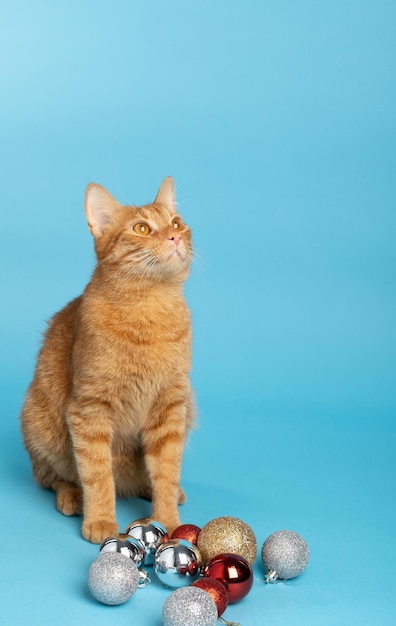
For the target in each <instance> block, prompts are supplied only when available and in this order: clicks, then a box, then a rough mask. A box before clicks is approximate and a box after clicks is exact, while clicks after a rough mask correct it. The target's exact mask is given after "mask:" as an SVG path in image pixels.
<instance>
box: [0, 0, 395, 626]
mask: <svg viewBox="0 0 396 626" xmlns="http://www.w3.org/2000/svg"><path fill="white" fill-rule="evenodd" d="M395 32H396V5H395V3H394V2H392V1H391V0H342V1H341V0H332V1H331V2H330V1H327V0H323V1H321V2H315V1H314V0H261V1H259V0H257V1H253V0H245V1H244V2H240V1H235V2H226V1H225V0H211V1H209V0H200V1H199V2H196V1H190V2H183V1H182V0H179V1H177V0H169V1H167V2H159V1H153V2H144V1H140V0H138V1H135V2H130V1H127V0H124V1H123V0H112V1H111V2H107V1H105V2H98V1H97V0H96V1H93V0H87V1H78V2H77V1H74V0H73V1H70V0H69V1H68V2H51V1H50V0H47V1H44V0H36V1H35V2H28V1H27V0H26V1H21V0H19V1H18V0H17V1H15V2H10V1H3V2H2V3H1V7H0V46H1V54H0V69H1V71H0V81H1V84H0V89H1V100H0V112H1V126H0V134H1V136H0V149H1V158H2V166H1V185H0V187H1V188H0V197H1V203H0V206H1V216H2V217H1V233H2V237H1V239H2V244H1V255H2V260H1V272H2V278H1V285H2V307H1V329H2V337H1V345H2V349H1V385H2V391H1V398H2V410H1V414H2V417H1V448H2V449H1V464H2V468H1V480H2V484H1V501H0V508H1V517H0V519H1V527H2V549H1V552H2V561H1V563H2V564H1V568H0V579H1V580H0V594H1V597H2V602H1V613H2V618H1V621H2V624H5V625H6V626H10V625H20V624H26V623H29V624H33V625H35V624H44V623H45V624H47V623H48V624H49V623H56V624H58V625H59V626H61V625H68V624H72V623H76V624H84V625H85V624H87V625H88V624H95V626H100V625H101V624H109V623H111V624H114V625H117V626H118V625H119V626H122V625H123V624H125V625H126V624H139V626H146V625H147V626H160V624H161V607H162V604H163V602H164V600H165V598H166V597H167V596H168V593H169V592H168V591H166V590H165V589H163V588H162V587H160V586H159V585H158V584H155V583H153V584H152V585H151V586H150V587H149V588H147V589H146V590H139V591H138V592H137V594H136V596H135V597H134V598H132V599H131V601H130V602H129V603H127V604H125V605H123V606H120V607H117V608H115V607H112V608H110V607H105V606H102V605H99V604H98V603H96V602H95V601H94V600H93V599H92V598H91V597H90V596H89V593H88V591H87V589H86V579H87V571H88V567H89V565H90V563H91V562H92V560H93V559H94V558H95V557H96V554H97V547H95V546H92V545H91V544H88V543H86V542H84V541H83V540H82V539H81V537H80V530H79V528H80V523H81V520H80V519H78V518H72V519H69V518H65V517H62V516H61V515H60V514H59V513H58V512H56V510H55V504H54V496H53V494H52V493H50V492H46V491H43V490H41V489H39V488H38V487H37V486H36V485H35V484H34V483H33V479H32V476H31V470H30V464H29V461H28V457H27V455H26V453H25V452H24V449H23V446H22V441H21V437H20V432H19V420H18V415H19V411H20V408H21V404H22V402H23V396H24V393H25V390H26V387H27V385H28V383H29V381H30V379H31V376H32V372H33V368H34V363H35V358H36V354H37V350H38V346H39V343H40V335H41V333H42V331H43V330H44V328H45V320H47V319H48V318H50V317H51V315H52V314H53V313H54V312H55V311H56V310H58V309H59V308H61V307H62V306H63V305H64V304H66V302H67V301H69V300H70V299H71V298H73V297H74V296H76V295H78V294H79V293H80V292H81V290H82V289H83V287H84V285H85V284H86V282H87V281H88V280H89V276H90V273H91V271H92V268H93V264H94V255H93V246H92V239H91V236H90V235H89V233H88V229H87V227H86V221H85V216H84V212H83V196H84V190H85V186H86V185H87V184H88V183H89V182H91V181H95V182H98V183H101V184H102V185H104V186H106V187H107V188H108V189H109V191H110V192H111V193H113V195H115V197H117V198H118V199H119V200H120V201H122V202H129V203H144V202H147V201H151V200H152V199H153V198H154V196H155V194H156V192H157V189H158V186H159V184H160V183H161V181H162V179H163V178H164V177H165V176H167V175H169V174H170V175H173V176H174V178H175V182H176V190H177V197H178V202H179V207H180V211H181V213H182V214H183V215H184V217H185V219H186V221H187V222H188V223H189V224H190V225H191V227H192V229H193V233H194V240H195V245H196V248H197V253H198V256H197V258H198V260H199V265H200V269H194V271H193V272H192V276H191V278H190V280H189V283H188V286H187V290H186V291H187V296H188V299H189V302H190V304H191V309H192V312H193V320H194V336H195V340H194V341H195V344H194V372H193V379H194V386H195V389H196V393H197V400H198V405H199V412H200V419H199V427H198V428H197V430H196V431H195V432H194V433H193V435H192V436H191V439H190V443H189V446H188V449H187V450H186V455H185V463H184V474H183V485H184V487H185V489H186V491H187V493H188V502H187V503H186V504H185V505H184V507H183V508H182V509H181V515H182V519H183V521H184V522H192V523H195V524H198V525H203V524H205V523H206V522H207V521H209V520H211V519H213V518H215V517H217V516H221V515H234V516H237V517H240V518H241V519H243V520H244V521H246V522H247V523H248V524H250V525H251V527H252V528H253V530H254V532H255V533H256V536H257V539H258V542H259V546H260V547H261V544H262V542H263V541H264V540H265V538H266V537H267V536H268V535H269V534H270V533H272V532H274V531H275V530H279V529H283V528H288V529H292V530H295V531H297V532H299V533H300V534H302V535H303V536H304V537H305V539H306V540H307V542H308V544H309V546H310V548H311V560H310V563H309V566H308V568H307V570H306V571H305V573H304V574H303V575H302V576H301V577H299V578H298V579H296V580H295V581H293V582H290V583H287V584H278V585H273V586H268V585H265V584H264V583H263V577H264V569H263V567H262V566H261V564H260V559H259V558H258V559H257V562H256V565H255V568H254V571H255V584H254V587H253V590H252V591H251V593H250V594H249V596H248V597H247V598H245V599H244V600H243V601H242V602H240V603H238V604H235V605H232V606H231V607H229V609H228V610H227V612H226V614H225V617H226V618H227V619H229V620H234V621H240V622H241V624H242V625H244V626H247V625H248V624H249V626H254V625H262V624H264V623H271V624H272V626H278V625H284V624H293V626H299V625H300V624H301V625H302V624H304V626H307V625H312V626H313V625H315V626H317V625H324V626H327V625H330V624H331V625H333V624H340V625H350V624H359V625H366V624H367V625H369V624H370V626H371V625H372V624H376V625H377V624H378V625H388V624H394V623H395V613H396V600H395V597H396V596H395V582H394V578H393V576H394V569H395V557H396V554H395V546H396V542H395V523H396V522H395V501H394V498H395V488H394V483H395V469H396V461H395V446H394V443H395V425H394V420H395V408H396V406H395V405H396V397H395V339H396V333H395V300H396V298H395V195H396V194H395V171H396V151H395V145H396V144H395V121H396V115H395V93H396V90H395V87H396V71H395V58H396V55H395V53H396V39H395ZM149 510H150V509H149V505H148V504H147V503H145V502H143V501H140V500H132V501H120V502H119V503H118V508H117V511H118V519H119V523H120V526H121V528H123V527H126V526H127V525H128V524H129V522H131V521H132V520H134V519H136V518H137V517H141V516H142V515H147V514H148V513H149Z"/></svg>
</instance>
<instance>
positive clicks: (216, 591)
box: [193, 576, 228, 617]
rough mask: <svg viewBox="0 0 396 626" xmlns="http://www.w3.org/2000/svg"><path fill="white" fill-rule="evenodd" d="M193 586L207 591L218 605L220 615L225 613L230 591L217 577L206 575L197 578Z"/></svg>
mask: <svg viewBox="0 0 396 626" xmlns="http://www.w3.org/2000/svg"><path fill="white" fill-rule="evenodd" d="M193 587H199V589H203V590H204V591H206V593H208V594H209V595H210V596H211V598H212V599H213V600H214V603H215V604H216V606H217V614H218V616H219V617H220V615H223V613H224V611H225V610H226V608H227V606H228V593H227V589H226V588H225V586H224V585H222V584H221V582H220V581H218V580H216V578H208V577H206V576H205V577H204V578H199V580H196V581H195V583H193Z"/></svg>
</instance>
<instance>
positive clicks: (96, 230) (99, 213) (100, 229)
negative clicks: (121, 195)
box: [85, 183, 121, 237]
mask: <svg viewBox="0 0 396 626" xmlns="http://www.w3.org/2000/svg"><path fill="white" fill-rule="evenodd" d="M120 206H121V205H120V203H119V202H117V200H116V199H115V198H113V196H112V195H111V194H110V193H109V192H108V191H106V189H105V188H104V187H102V186H101V185H97V184H95V183H91V184H90V185H88V187H87V191H86V192H85V215H86V216H87V220H88V228H89V230H90V231H91V233H92V235H93V236H94V237H100V236H101V235H103V233H104V232H105V230H106V228H107V227H108V225H109V224H110V223H111V221H112V218H113V215H114V213H115V211H117V209H119V208H120Z"/></svg>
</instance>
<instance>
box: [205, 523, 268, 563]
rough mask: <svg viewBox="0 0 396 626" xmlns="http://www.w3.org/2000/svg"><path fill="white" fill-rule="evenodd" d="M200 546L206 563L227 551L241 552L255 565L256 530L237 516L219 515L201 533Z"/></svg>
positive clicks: (240, 553)
mask: <svg viewBox="0 0 396 626" xmlns="http://www.w3.org/2000/svg"><path fill="white" fill-rule="evenodd" d="M197 545H198V548H199V550H200V552H201V554H202V558H203V561H204V563H207V562H208V561H209V560H210V559H211V558H213V557H214V556H217V555H218V554H222V553H225V552H228V553H232V554H239V555H241V556H243V557H244V558H245V559H246V560H247V561H249V563H250V564H251V565H253V563H254V561H255V559H256V555H257V541H256V537H255V535H254V532H253V531H252V529H251V528H250V526H248V525H247V524H245V522H243V521H242V520H240V519H238V518H237V517H231V516H225V517H217V518H216V519H214V520H212V521H211V522H208V523H207V524H205V526H204V527H203V528H202V530H201V532H200V533H199V537H198V544H197Z"/></svg>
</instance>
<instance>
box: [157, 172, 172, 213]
mask: <svg viewBox="0 0 396 626" xmlns="http://www.w3.org/2000/svg"><path fill="white" fill-rule="evenodd" d="M157 202H158V204H163V205H164V206H166V208H167V209H169V210H170V211H172V213H174V212H176V197H175V183H174V182H173V178H172V176H167V177H166V178H165V180H164V181H163V182H162V184H161V187H160V188H159V191H158V193H157V196H156V198H155V200H154V203H157Z"/></svg>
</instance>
